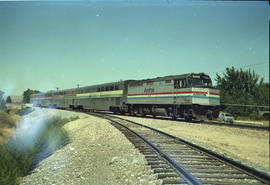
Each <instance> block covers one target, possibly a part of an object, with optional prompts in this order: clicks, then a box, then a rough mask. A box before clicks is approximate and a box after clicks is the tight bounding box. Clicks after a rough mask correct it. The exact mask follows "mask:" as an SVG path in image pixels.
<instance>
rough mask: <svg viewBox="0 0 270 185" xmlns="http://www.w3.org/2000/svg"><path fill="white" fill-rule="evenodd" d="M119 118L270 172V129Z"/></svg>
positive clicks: (141, 118)
mask: <svg viewBox="0 0 270 185" xmlns="http://www.w3.org/2000/svg"><path fill="white" fill-rule="evenodd" d="M119 117H122V118H124V119H128V120H131V121H135V122H137V123H140V124H143V125H147V126H149V127H153V128H156V129H158V130H161V131H163V132H166V133H169V134H171V135H174V136H176V137H179V138H182V139H185V140H187V141H189V142H192V143H194V144H197V145H200V146H202V147H204V148H207V149H210V150H211V151H213V152H216V153H218V154H221V155H223V156H226V157H228V158H231V159H233V160H236V161H239V162H241V163H243V164H246V165H249V166H251V167H254V168H256V169H258V170H261V171H265V172H266V173H269V132H268V131H267V130H264V131H263V130H251V129H245V128H235V127H226V126H218V125H209V124H204V123H187V122H184V121H179V120H178V121H173V120H170V119H169V120H167V119H165V120H164V119H158V118H157V119H152V118H143V117H130V116H119Z"/></svg>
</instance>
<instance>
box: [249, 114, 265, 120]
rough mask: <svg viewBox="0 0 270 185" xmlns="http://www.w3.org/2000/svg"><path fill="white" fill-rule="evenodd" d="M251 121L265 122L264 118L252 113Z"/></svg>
mask: <svg viewBox="0 0 270 185" xmlns="http://www.w3.org/2000/svg"><path fill="white" fill-rule="evenodd" d="M249 119H250V120H254V121H261V120H264V117H263V116H262V115H260V114H258V113H255V112H252V113H251V114H250V115H249Z"/></svg>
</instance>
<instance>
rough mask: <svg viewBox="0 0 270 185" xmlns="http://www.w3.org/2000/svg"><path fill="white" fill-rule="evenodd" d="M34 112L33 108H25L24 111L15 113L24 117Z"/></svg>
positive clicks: (20, 110) (19, 110)
mask: <svg viewBox="0 0 270 185" xmlns="http://www.w3.org/2000/svg"><path fill="white" fill-rule="evenodd" d="M33 111H34V110H33V109H32V108H29V107H25V108H22V109H18V110H17V111H16V112H15V113H16V114H18V115H20V116H24V115H26V114H29V113H31V112H33Z"/></svg>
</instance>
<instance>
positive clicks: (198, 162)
mask: <svg viewBox="0 0 270 185" xmlns="http://www.w3.org/2000/svg"><path fill="white" fill-rule="evenodd" d="M91 115H94V116H98V117H102V118H105V119H107V120H109V121H110V122H111V124H112V125H114V126H115V127H116V128H118V129H119V130H120V131H121V132H122V133H123V134H124V135H125V136H126V137H127V138H128V139H129V140H130V141H131V142H132V143H133V144H134V146H135V147H136V148H138V149H139V151H140V152H141V153H142V154H144V155H145V158H146V160H147V163H148V165H150V166H151V168H152V169H153V171H154V173H156V174H157V177H158V178H159V179H162V182H163V184H218V185H222V184H230V185H232V184H235V185H241V184H270V176H268V175H267V174H265V173H263V172H260V171H257V170H256V169H254V168H251V167H248V166H245V165H243V164H241V163H238V162H235V161H233V160H230V159H227V158H225V157H223V156H220V155H218V154H216V153H213V152H211V151H208V150H206V149H204V148H201V147H200V146H196V145H194V144H192V143H189V142H187V141H185V140H182V139H180V138H177V137H174V136H171V135H169V134H167V133H164V132H161V131H158V130H156V129H153V128H150V127H147V126H144V125H141V124H139V123H136V122H133V121H129V120H125V119H123V118H119V117H115V116H112V115H108V114H97V113H91Z"/></svg>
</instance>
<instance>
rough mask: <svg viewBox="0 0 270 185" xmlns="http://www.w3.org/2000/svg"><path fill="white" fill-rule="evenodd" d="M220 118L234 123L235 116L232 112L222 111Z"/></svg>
mask: <svg viewBox="0 0 270 185" xmlns="http://www.w3.org/2000/svg"><path fill="white" fill-rule="evenodd" d="M218 120H219V121H225V122H230V123H233V121H234V117H233V116H232V115H231V114H230V113H226V112H220V113H219V116H218Z"/></svg>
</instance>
